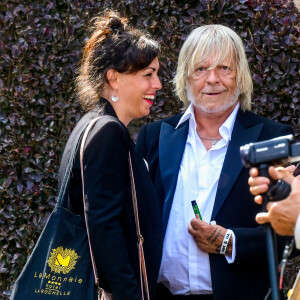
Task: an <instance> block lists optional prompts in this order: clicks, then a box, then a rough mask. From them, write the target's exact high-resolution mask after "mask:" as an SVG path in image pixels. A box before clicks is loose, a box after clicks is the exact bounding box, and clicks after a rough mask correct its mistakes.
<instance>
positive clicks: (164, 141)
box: [137, 25, 292, 300]
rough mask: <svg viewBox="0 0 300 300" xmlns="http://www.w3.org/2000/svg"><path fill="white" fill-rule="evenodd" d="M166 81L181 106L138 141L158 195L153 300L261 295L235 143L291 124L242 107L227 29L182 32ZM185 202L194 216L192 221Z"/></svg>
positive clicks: (262, 274)
mask: <svg viewBox="0 0 300 300" xmlns="http://www.w3.org/2000/svg"><path fill="white" fill-rule="evenodd" d="M174 84H175V87H176V93H177V95H178V96H179V98H180V99H181V100H182V101H183V102H184V103H185V104H186V111H185V113H184V114H183V115H179V116H175V117H172V118H169V119H166V120H163V121H159V122H154V123H153V124H150V125H147V126H144V127H143V128H142V129H141V132H140V135H139V139H138V142H137V151H138V152H139V153H141V154H142V155H143V156H144V158H145V159H146V160H147V161H148V164H149V171H150V174H151V176H152V179H153V181H154V183H155V186H156V189H157V191H158V194H159V196H160V198H161V201H162V209H163V224H164V233H165V237H164V247H163V257H162V263H161V268H160V273H159V279H158V281H159V282H160V283H161V284H160V285H159V287H158V292H157V299H162V300H167V299H199V300H200V299H203V300H206V299H214V300H226V299H230V300H233V299H242V300H247V299H249V300H253V299H263V298H264V296H265V294H266V293H267V291H268V286H269V280H268V268H267V258H266V247H265V238H264V230H263V228H262V227H258V225H257V224H256V222H255V215H256V214H257V213H258V212H259V210H260V207H259V206H257V205H256V204H255V203H253V201H252V197H251V194H250V192H249V190H248V185H247V181H248V170H246V169H245V168H243V166H242V163H241V159H240V154H239V148H240V146H242V145H244V144H247V143H250V142H256V141H259V140H266V139H270V138H273V137H276V136H281V135H285V134H290V133H292V129H291V128H290V127H289V126H286V125H282V124H279V123H276V122H273V121H270V120H267V119H265V118H262V117H259V116H257V115H255V114H253V113H251V112H249V111H248V110H250V107H251V94H252V89H253V87H252V79H251V75H250V71H249V67H248V62H247V58H246V55H245V50H244V47H243V43H242V41H241V39H240V37H239V36H238V35H237V34H236V33H235V32H234V31H232V30H231V29H230V28H228V27H225V26H222V25H206V26H201V27H199V28H196V29H194V30H193V31H192V32H191V34H190V35H189V36H188V37H187V39H186V41H185V42H184V44H183V47H182V49H181V51H180V55H179V60H178V67H177V73H176V77H175V79H174ZM191 200H196V202H197V204H198V207H199V210H200V214H201V215H202V220H200V219H197V218H194V212H193V208H192V206H191Z"/></svg>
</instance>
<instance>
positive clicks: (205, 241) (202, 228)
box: [188, 219, 232, 256]
mask: <svg viewBox="0 0 300 300" xmlns="http://www.w3.org/2000/svg"><path fill="white" fill-rule="evenodd" d="M188 231H189V233H190V234H191V235H192V236H193V238H194V240H195V242H196V243H197V246H198V247H199V248H200V249H201V250H202V251H204V252H207V253H215V254H220V249H221V246H222V243H223V239H224V236H225V234H226V231H227V230H226V228H224V227H221V226H219V225H210V224H208V223H206V222H204V221H201V220H199V219H193V220H192V221H191V223H190V224H189V227H188ZM231 253H232V237H231V238H230V240H229V243H228V245H227V249H226V255H228V256H230V255H231Z"/></svg>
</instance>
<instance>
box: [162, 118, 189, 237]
mask: <svg viewBox="0 0 300 300" xmlns="http://www.w3.org/2000/svg"><path fill="white" fill-rule="evenodd" d="M188 130H189V120H186V121H185V122H184V123H182V124H181V125H180V126H179V127H178V128H177V129H175V128H174V127H173V126H170V125H169V124H167V123H162V126H161V130H160V135H159V166H160V173H161V179H162V183H163V187H164V190H165V203H164V209H163V230H164V231H163V232H164V233H165V231H166V228H167V224H168V219H169V214H170V209H171V206H172V202H173V196H174V192H175V188H176V183H177V177H178V172H179V167H180V163H181V159H182V155H183V152H184V148H185V144H186V139H187V135H188Z"/></svg>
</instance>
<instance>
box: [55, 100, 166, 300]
mask: <svg viewBox="0 0 300 300" xmlns="http://www.w3.org/2000/svg"><path fill="white" fill-rule="evenodd" d="M102 102H104V103H105V102H106V104H104V108H102V109H99V107H98V108H97V109H95V110H93V111H92V112H90V113H87V114H86V115H85V116H83V118H82V119H81V120H80V121H79V122H78V124H77V126H76V127H75V129H74V130H73V132H72V134H71V136H70V138H69V140H68V142H67V145H66V148H65V151H64V154H63V157H62V164H61V169H60V178H61V177H62V174H64V169H65V166H66V161H67V160H68V157H69V152H70V149H71V148H72V146H73V142H74V139H75V136H77V135H78V132H79V131H80V128H82V127H83V126H84V125H85V124H87V122H88V121H89V120H91V119H92V118H94V117H97V116H99V115H101V116H102V117H101V118H100V119H99V120H98V121H97V122H96V124H95V126H94V127H93V128H92V130H91V131H90V133H89V136H88V138H87V141H86V146H85V150H84V159H83V163H84V170H85V173H84V180H85V198H86V213H87V221H88V226H89V231H90V240H91V245H92V250H93V253H94V257H95V261H96V266H97V269H98V271H99V273H100V274H99V278H100V282H101V284H100V285H101V286H102V287H104V288H105V289H107V290H108V291H111V292H112V294H113V298H114V300H128V299H132V300H141V299H142V295H141V289H140V270H139V260H138V251H137V233H136V225H135V220H134V213H133V204H132V196H131V183H130V173H129V165H128V154H129V151H130V153H131V158H132V166H133V173H134V180H135V186H136V194H137V201H138V209H139V220H140V227H141V234H142V235H143V237H144V252H145V260H146V267H147V274H148V282H149V290H150V295H151V297H152V298H153V297H154V294H155V289H156V283H157V276H158V270H159V266H160V260H161V251H162V225H161V218H162V217H161V211H160V208H159V202H158V198H157V195H156V193H155V189H154V186H153V184H152V181H151V178H150V176H149V173H148V170H147V167H146V164H145V162H144V160H143V158H142V156H140V155H139V154H137V153H135V150H134V148H135V144H134V143H133V141H132V140H131V138H130V136H129V133H128V130H127V128H126V127H125V126H124V125H123V123H122V122H120V121H119V120H118V118H117V115H116V114H115V112H114V110H113V108H112V106H111V105H110V103H109V102H107V101H106V100H104V99H102ZM60 181H61V180H60ZM69 205H70V210H71V211H72V212H74V213H76V214H79V215H83V200H82V184H81V174H80V161H79V149H77V152H76V156H75V160H74V165H73V169H72V175H71V180H70V186H69Z"/></svg>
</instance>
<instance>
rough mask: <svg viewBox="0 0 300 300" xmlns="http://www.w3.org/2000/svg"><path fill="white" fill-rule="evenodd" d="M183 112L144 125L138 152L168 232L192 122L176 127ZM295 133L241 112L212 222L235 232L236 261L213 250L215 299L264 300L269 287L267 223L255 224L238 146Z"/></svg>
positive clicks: (250, 196) (218, 192) (246, 178)
mask: <svg viewBox="0 0 300 300" xmlns="http://www.w3.org/2000/svg"><path fill="white" fill-rule="evenodd" d="M180 117H181V115H179V116H175V117H171V118H169V119H167V120H163V121H159V122H154V123H152V124H150V125H147V126H144V127H143V128H142V129H141V131H140V135H139V138H138V141H137V146H136V149H137V152H139V153H140V154H141V155H143V157H144V158H145V159H146V160H147V161H148V163H149V168H150V175H151V177H152V179H153V181H154V184H155V187H156V190H157V192H158V194H159V198H160V203H161V209H162V210H163V226H164V232H165V230H166V226H167V223H168V219H169V213H170V209H171V206H172V201H173V197H174V192H175V188H176V182H177V176H178V172H179V167H180V163H181V159H182V155H183V152H184V148H185V144H186V139H187V135H188V127H189V121H188V120H187V121H186V122H184V123H183V124H181V126H179V127H178V128H177V129H175V127H176V125H177V123H178V122H179V119H180ZM290 133H293V131H292V129H291V127H290V126H287V125H282V124H280V123H277V122H274V121H271V120H268V119H265V118H263V117H260V116H258V115H255V114H253V113H251V112H242V111H239V112H238V114H237V118H236V121H235V124H234V128H233V132H232V138H231V141H230V143H229V146H228V150H227V153H226V156H225V160H224V164H223V168H222V171H221V175H220V179H219V184H218V189H217V194H216V199H215V204H214V208H213V213H212V220H215V221H216V222H217V224H218V225H221V226H223V227H225V228H230V229H232V230H233V232H234V234H235V236H236V259H235V262H234V263H233V264H228V263H227V261H226V259H225V257H224V256H223V255H216V254H209V260H210V267H211V278H212V287H213V295H214V300H226V299H228V300H229V299H230V300H233V299H234V300H235V299H242V300H247V299H249V300H253V299H255V300H260V299H264V296H265V294H266V293H267V290H268V286H269V278H268V276H269V275H268V262H267V256H266V242H265V236H264V227H262V226H258V225H257V223H256V222H255V215H256V214H257V213H258V212H259V211H261V207H260V206H259V205H257V204H255V203H254V201H253V196H252V195H251V194H250V192H249V186H248V183H247V182H248V177H249V170H248V169H245V168H244V167H243V165H242V163H241V158H240V153H239V149H240V146H242V145H244V144H247V143H250V142H256V141H261V140H266V139H271V138H273V137H277V136H282V135H286V134H290ZM203 176H205V174H203Z"/></svg>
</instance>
